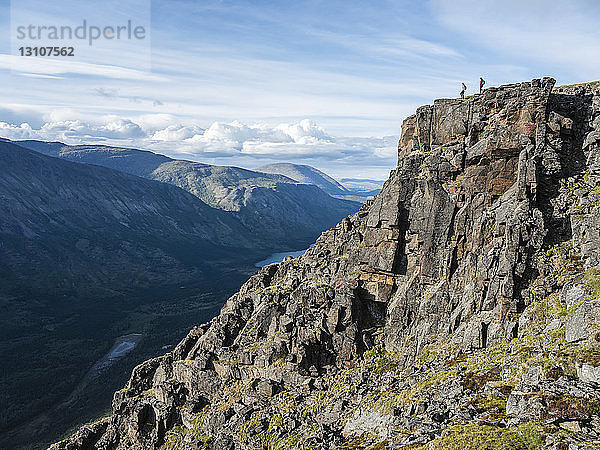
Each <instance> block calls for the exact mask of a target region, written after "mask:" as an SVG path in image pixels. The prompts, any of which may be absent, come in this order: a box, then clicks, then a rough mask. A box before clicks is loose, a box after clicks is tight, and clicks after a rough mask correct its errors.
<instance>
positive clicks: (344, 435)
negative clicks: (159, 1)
mask: <svg viewBox="0 0 600 450" xmlns="http://www.w3.org/2000/svg"><path fill="white" fill-rule="evenodd" d="M398 152H399V153H398V167H397V168H396V169H395V170H393V171H392V172H391V174H390V178H389V180H388V181H387V182H386V183H385V186H384V188H383V190H382V192H381V193H380V194H379V195H378V196H377V197H376V198H375V199H374V200H372V201H370V202H367V203H365V204H364V205H363V207H362V209H361V210H360V211H359V212H358V213H356V214H354V215H353V216H351V217H348V218H346V219H344V220H343V221H342V222H341V223H339V224H338V225H337V226H336V227H335V228H333V229H331V230H329V231H327V232H325V233H323V234H322V235H321V237H320V238H319V239H318V240H317V242H316V244H315V246H314V247H313V248H312V249H310V250H309V251H308V252H307V253H306V254H305V255H304V256H302V257H300V258H297V259H292V260H287V261H284V262H283V263H281V264H276V265H271V266H268V267H265V268H263V269H262V270H261V271H260V272H259V273H258V274H257V275H255V276H253V277H252V278H250V280H248V282H247V283H245V284H244V285H243V286H242V288H241V289H240V291H239V292H238V293H236V294H235V295H233V296H232V297H231V298H230V299H229V300H228V302H227V304H226V305H225V306H224V308H223V310H222V311H221V314H220V315H219V316H218V317H216V318H215V319H214V320H212V321H211V322H210V323H207V324H204V325H201V326H198V327H196V328H194V329H193V330H192V331H191V332H190V333H189V335H188V336H187V337H186V338H185V339H184V340H183V341H182V342H181V343H180V344H179V345H178V346H177V347H176V348H175V349H174V350H173V351H172V352H170V353H167V354H166V355H164V356H161V357H159V358H155V359H153V360H150V361H147V362H145V363H144V364H142V365H140V366H138V367H136V368H135V370H134V371H133V374H132V376H131V379H130V380H129V382H128V384H127V386H126V387H125V388H124V389H122V390H120V391H118V392H117V393H116V394H115V396H114V400H113V414H112V416H111V417H109V418H106V419H103V420H101V421H99V422H96V423H94V424H90V425H87V426H85V427H83V428H82V429H80V430H79V431H78V432H77V433H75V434H74V435H73V436H72V437H71V438H70V439H68V440H66V441H63V442H61V443H58V444H55V445H54V446H53V448H55V449H83V448H86V449H87V448H98V449H117V448H118V449H124V448H156V447H161V446H162V447H164V448H178V449H191V448H210V449H234V448H235V449H240V448H282V449H285V448H311V449H313V448H314V449H329V448H336V447H341V448H371V449H375V448H377V449H383V448H401V447H404V446H407V448H413V449H414V448H422V449H432V448H433V449H447V448H457V449H458V448H461V449H462V448H486V449H496V448H498V449H506V448H519V449H521V448H522V449H533V448H556V449H563V448H564V449H566V448H569V449H571V448H578V449H581V448H599V446H600V434H599V433H600V432H599V430H600V416H599V414H600V385H599V384H598V383H600V367H599V366H600V342H599V341H600V332H599V331H600V300H599V299H600V270H599V269H598V264H599V263H600V261H599V258H600V236H599V233H600V218H599V217H600V214H599V213H600V183H599V180H600V86H599V85H598V84H594V83H590V84H586V85H578V86H570V87H562V88H554V80H553V79H551V78H544V79H542V80H533V81H531V82H525V83H520V84H513V85H506V86H501V87H499V88H490V89H487V90H486V91H485V92H484V93H483V94H481V95H475V96H472V97H470V98H467V99H465V100H460V99H451V100H449V99H445V100H438V101H436V102H434V104H433V105H429V106H423V107H421V108H419V109H418V110H417V112H416V114H414V115H412V116H410V117H408V118H407V119H406V120H405V121H404V123H403V125H402V136H401V139H400V142H399V146H398Z"/></svg>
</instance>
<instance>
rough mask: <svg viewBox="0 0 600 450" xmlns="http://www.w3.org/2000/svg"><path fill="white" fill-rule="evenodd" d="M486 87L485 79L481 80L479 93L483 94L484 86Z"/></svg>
mask: <svg viewBox="0 0 600 450" xmlns="http://www.w3.org/2000/svg"><path fill="white" fill-rule="evenodd" d="M484 85H485V80H484V79H483V78H481V77H480V78H479V93H480V94H481V93H482V92H483V86H484Z"/></svg>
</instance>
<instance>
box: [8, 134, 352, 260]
mask: <svg viewBox="0 0 600 450" xmlns="http://www.w3.org/2000/svg"><path fill="white" fill-rule="evenodd" d="M16 144H17V145H20V146H22V147H25V148H30V149H32V150H34V151H38V152H41V153H43V154H46V155H48V156H53V157H57V158H61V159H66V160H69V161H74V162H80V163H87V164H94V165H99V166H104V167H109V168H111V169H114V170H119V171H121V172H125V173H129V174H131V175H135V176H139V177H142V178H148V179H152V180H156V181H161V182H164V183H168V184H172V185H175V186H177V187H179V188H182V189H184V190H186V191H188V192H190V193H191V194H193V195H195V196H196V197H198V198H200V199H201V200H202V201H203V202H205V203H206V204H208V205H210V206H212V207H214V208H218V209H223V210H226V211H230V212H232V213H234V214H233V216H234V218H236V220H238V221H240V223H241V224H242V225H243V226H244V227H246V228H247V229H248V230H249V231H250V232H251V233H253V234H255V235H256V236H257V237H260V236H263V237H265V238H266V237H267V236H268V239H265V241H264V243H263V244H264V245H265V246H267V247H268V246H269V241H271V242H272V241H273V240H276V241H278V242H279V243H280V244H283V245H284V246H286V247H288V248H289V250H297V249H299V248H306V246H308V244H310V243H311V242H312V241H313V240H314V239H315V238H316V237H317V236H318V235H319V233H320V232H321V231H322V230H323V229H327V228H328V227H330V226H332V225H334V224H335V223H336V222H337V221H339V220H340V218H342V217H344V216H346V215H348V214H349V213H351V212H353V211H356V210H357V209H358V208H359V206H360V205H359V203H357V202H354V201H349V200H343V199H336V198H332V197H330V196H329V195H327V194H326V193H324V192H323V191H321V190H320V189H319V188H318V187H316V186H308V185H305V184H301V183H297V182H296V181H294V180H291V179H289V178H287V177H284V176H281V175H275V174H264V173H261V172H255V171H251V170H248V169H242V168H238V167H232V166H213V165H209V164H204V163H198V162H191V161H185V160H174V159H171V158H169V157H166V156H163V155H159V154H156V153H153V152H149V151H145V150H137V149H130V148H120V147H110V146H105V145H100V146H97V145H77V146H69V145H65V144H61V143H55V142H54V143H46V142H43V141H16Z"/></svg>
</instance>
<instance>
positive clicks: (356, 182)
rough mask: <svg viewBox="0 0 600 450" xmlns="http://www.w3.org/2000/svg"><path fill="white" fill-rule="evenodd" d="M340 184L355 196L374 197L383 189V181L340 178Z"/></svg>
mask: <svg viewBox="0 0 600 450" xmlns="http://www.w3.org/2000/svg"><path fill="white" fill-rule="evenodd" d="M340 182H341V184H342V185H343V186H344V187H345V188H346V189H348V190H349V191H352V192H354V193H355V194H357V195H365V196H368V197H374V196H375V195H377V194H378V193H379V191H380V190H381V188H382V187H383V183H384V181H383V180H370V179H368V178H342V179H341V180H340Z"/></svg>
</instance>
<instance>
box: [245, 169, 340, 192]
mask: <svg viewBox="0 0 600 450" xmlns="http://www.w3.org/2000/svg"><path fill="white" fill-rule="evenodd" d="M255 170H256V171H258V172H264V173H272V174H278V175H284V176H286V177H288V178H291V179H292V180H295V181H298V182H299V183H306V184H313V185H315V186H318V187H320V188H321V189H323V190H324V191H325V192H327V193H328V194H329V195H346V194H350V192H349V191H348V190H347V189H346V188H345V187H344V186H342V185H341V184H340V183H338V182H337V181H336V180H334V179H333V178H331V177H330V176H329V175H327V174H326V173H323V172H321V171H320V170H319V169H315V168H314V167H311V166H307V165H304V164H291V163H276V164H266V165H264V166H260V167H257V168H256V169H255Z"/></svg>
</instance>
